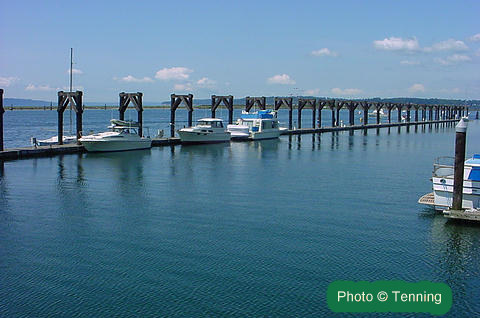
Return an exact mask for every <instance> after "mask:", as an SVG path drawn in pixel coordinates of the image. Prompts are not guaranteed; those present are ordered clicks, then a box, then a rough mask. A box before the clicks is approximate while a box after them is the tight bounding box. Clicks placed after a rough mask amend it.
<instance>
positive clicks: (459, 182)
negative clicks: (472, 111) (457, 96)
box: [452, 118, 467, 210]
mask: <svg viewBox="0 0 480 318" xmlns="http://www.w3.org/2000/svg"><path fill="white" fill-rule="evenodd" d="M466 139H467V123H466V122H465V121H464V120H463V118H462V119H461V120H460V122H459V123H458V124H457V126H456V127H455V166H454V173H453V174H454V179H453V204H452V210H461V209H462V200H463V173H464V171H463V170H464V164H465V148H466Z"/></svg>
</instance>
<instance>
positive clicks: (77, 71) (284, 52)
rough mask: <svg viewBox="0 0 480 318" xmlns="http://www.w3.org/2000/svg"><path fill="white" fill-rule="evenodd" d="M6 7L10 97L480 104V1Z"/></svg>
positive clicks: (3, 35)
mask: <svg viewBox="0 0 480 318" xmlns="http://www.w3.org/2000/svg"><path fill="white" fill-rule="evenodd" d="M0 3H1V5H0V7H1V10H0V88H3V89H4V91H5V93H4V97H6V98H32V99H40V100H46V101H54V102H55V101H56V99H57V97H56V96H57V91H59V90H65V91H68V89H69V88H68V86H69V67H70V48H73V50H74V63H75V64H74V67H73V69H74V71H73V86H74V89H78V90H82V91H83V92H84V101H86V102H114V101H118V99H119V97H118V94H119V93H120V92H143V94H144V101H145V102H148V101H167V100H169V99H170V94H172V93H176V94H188V93H192V94H194V98H210V96H211V95H212V94H216V95H234V96H235V97H238V98H241V97H245V96H298V95H311V96H322V97H336V98H339V97H341V98H370V97H382V98H388V97H425V98H431V97H432V98H453V99H480V67H479V66H480V20H479V19H478V14H479V13H480V2H479V1H476V0H475V1H473V0H472V1H462V0H457V1H439V0H437V1H427V0H426V1H418V0H416V1H410V0H404V1H320V0H318V1H301V0H299V1H281V0H277V1H261V0H257V1H249V0H242V1H225V0H224V1H208V0H202V1H194V0H191V1H183V0H175V1H161V0H156V1H148V0H145V1H121V0H117V1H108V0H105V1H98V0H97V1H89V0H83V1H69V0H63V1H49V0H43V1H11V0H0Z"/></svg>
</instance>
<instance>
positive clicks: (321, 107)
mask: <svg viewBox="0 0 480 318" xmlns="http://www.w3.org/2000/svg"><path fill="white" fill-rule="evenodd" d="M326 104H327V102H325V101H318V121H317V126H318V128H322V110H323V107H325V105H326Z"/></svg>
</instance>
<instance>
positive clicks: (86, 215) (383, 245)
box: [0, 111, 480, 317]
mask: <svg viewBox="0 0 480 318" xmlns="http://www.w3.org/2000/svg"><path fill="white" fill-rule="evenodd" d="M17 113H19V112H17ZM39 113H41V114H43V112H36V113H35V114H39ZM45 113H48V112H45ZM91 113H92V114H94V113H95V111H92V112H91ZM98 113H99V114H102V112H101V111H98ZM11 114H12V113H7V115H11ZM23 114H25V113H23ZM146 117H147V118H148V116H146ZM106 119H107V120H108V119H109V118H106ZM479 137H480V123H479V122H478V121H477V122H475V121H471V122H470V126H469V131H468V149H467V153H468V155H471V154H472V153H474V152H475V151H476V152H480V138H479ZM453 145H454V129H453V128H452V127H444V126H442V127H435V126H433V127H431V128H429V127H426V128H425V129H422V128H420V127H419V128H418V129H417V130H415V128H414V127H411V128H410V130H409V131H408V132H407V131H406V128H402V129H401V130H398V129H397V128H393V129H390V130H388V129H380V130H379V131H378V132H377V131H376V130H370V131H368V133H367V134H366V135H364V132H361V131H358V132H355V133H354V134H350V133H349V132H343V133H339V134H332V133H326V134H323V135H321V136H312V135H303V136H301V137H299V136H295V137H287V136H283V137H281V138H280V140H275V141H263V142H246V143H231V144H229V145H209V146H189V147H184V146H177V147H173V148H170V147H165V148H153V149H151V150H150V151H137V152H126V153H109V154H83V155H68V156H63V157H54V158H42V159H32V160H21V161H9V162H6V163H5V164H4V168H3V170H2V174H1V177H0V286H1V287H0V317H132V316H136V317H322V316H336V315H334V314H332V313H331V312H330V311H329V310H328V308H327V305H326V289H327V286H328V284H329V283H330V282H333V281H335V280H338V279H343V280H355V281H357V280H367V281H374V280H384V279H387V280H388V279H401V280H406V281H410V282H417V281H420V280H430V281H434V282H445V283H447V284H448V285H450V286H451V288H452V290H453V295H454V302H453V307H452V309H451V311H450V312H449V314H448V316H451V317H473V316H476V315H479V314H480V301H479V300H478V299H480V245H479V243H480V227H479V226H474V225H469V224H459V223H455V222H451V221H446V219H444V218H443V217H442V216H441V215H438V214H435V213H434V212H432V210H430V209H427V208H424V207H423V206H421V205H419V204H417V200H418V198H419V197H420V196H421V195H423V194H425V193H427V192H430V190H431V183H430V181H429V178H430V175H431V171H432V162H433V159H434V158H435V157H437V156H441V155H452V154H453ZM338 316H339V317H340V316H345V315H338ZM359 316H361V317H364V316H366V315H364V314H363V315H359ZM378 316H385V314H381V315H378ZM397 316H398V315H397ZM405 316H411V317H413V316H414V315H413V314H412V315H405ZM415 316H418V315H415Z"/></svg>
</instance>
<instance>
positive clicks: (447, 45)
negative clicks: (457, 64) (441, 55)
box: [424, 39, 468, 52]
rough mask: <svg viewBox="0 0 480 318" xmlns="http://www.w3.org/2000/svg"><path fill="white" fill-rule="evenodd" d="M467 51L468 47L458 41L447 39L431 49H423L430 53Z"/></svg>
mask: <svg viewBox="0 0 480 318" xmlns="http://www.w3.org/2000/svg"><path fill="white" fill-rule="evenodd" d="M465 50H468V46H467V45H466V44H465V43H464V42H463V41H460V40H455V39H448V40H446V41H442V42H438V43H435V44H434V45H432V46H431V47H426V48H424V51H425V52H432V51H465Z"/></svg>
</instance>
